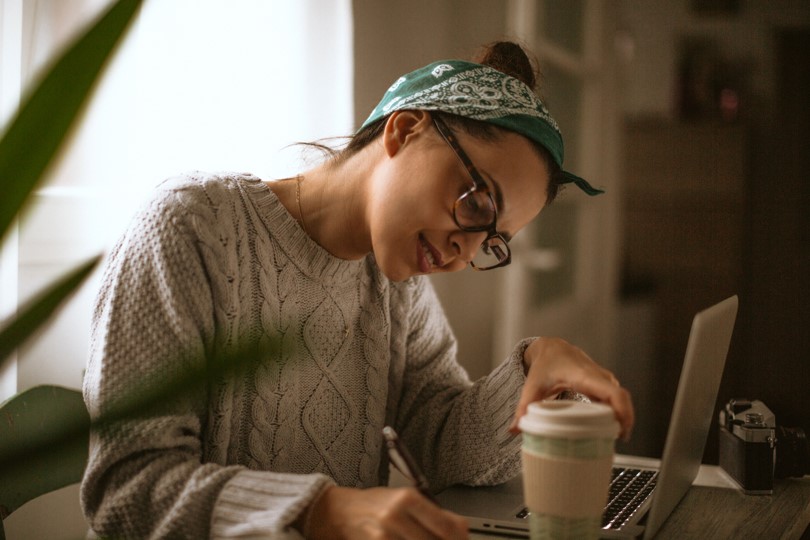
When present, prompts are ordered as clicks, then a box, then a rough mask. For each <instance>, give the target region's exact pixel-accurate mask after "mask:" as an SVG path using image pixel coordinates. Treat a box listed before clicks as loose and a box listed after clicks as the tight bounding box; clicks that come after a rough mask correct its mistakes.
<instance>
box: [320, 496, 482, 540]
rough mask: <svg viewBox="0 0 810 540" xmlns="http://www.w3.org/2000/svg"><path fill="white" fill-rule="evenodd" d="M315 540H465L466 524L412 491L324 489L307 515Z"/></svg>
mask: <svg viewBox="0 0 810 540" xmlns="http://www.w3.org/2000/svg"><path fill="white" fill-rule="evenodd" d="M308 533H309V534H308V537H309V538H314V539H316V540H317V539H322V538H323V539H326V538H328V539H336V540H339V539H351V540H355V539H358V540H360V539H365V538H408V539H411V538H413V539H416V540H419V539H431V540H432V539H464V538H467V537H468V532H467V522H466V521H465V520H464V518H462V517H461V516H458V515H456V514H453V513H452V512H448V511H447V510H443V509H441V508H439V507H438V506H436V505H435V504H434V503H432V502H431V501H429V500H428V499H427V498H425V497H424V496H423V495H422V494H421V493H419V491H418V490H417V489H415V488H411V487H408V488H396V489H393V488H370V489H354V488H344V487H338V486H331V487H329V488H326V491H325V492H324V493H323V494H322V495H321V496H320V497H319V498H318V499H316V501H315V503H314V505H313V507H312V508H311V510H310V515H309V531H308Z"/></svg>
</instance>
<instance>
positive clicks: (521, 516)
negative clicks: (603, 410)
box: [437, 296, 738, 538]
mask: <svg viewBox="0 0 810 540" xmlns="http://www.w3.org/2000/svg"><path fill="white" fill-rule="evenodd" d="M737 305H738V299H737V296H732V297H731V298H728V299H726V300H723V301H722V302H720V303H718V304H716V305H714V306H712V307H710V308H708V309H705V310H703V311H701V312H700V313H698V314H697V315H695V318H694V320H693V322H692V330H691V332H690V334H689V341H688V343H687V346H686V355H685V357H684V363H683V368H682V370H681V376H680V380H679V382H678V390H677V393H676V395H675V404H674V406H673V408H672V417H671V419H670V423H669V430H668V431H667V438H666V442H665V444H664V453H663V456H662V458H661V461H660V465H659V462H658V461H657V460H651V459H649V458H643V457H635V456H617V457H616V459H615V460H614V467H613V476H612V479H611V494H610V495H609V500H608V503H607V505H606V507H605V508H606V512H605V516H603V523H602V526H603V528H602V531H601V533H600V534H601V536H602V537H604V538H639V537H642V536H643V537H644V538H651V537H652V536H653V535H654V534H655V533H656V532H658V530H659V529H660V527H661V525H663V523H664V522H665V521H666V519H667V518H668V517H669V515H670V514H671V513H672V511H673V510H674V509H675V507H676V506H677V505H678V503H679V502H680V500H681V499H682V498H683V496H684V495H685V494H686V492H687V491H688V490H689V488H690V486H691V485H692V483H693V482H694V480H695V478H696V476H697V473H698V470H699V468H700V464H701V460H702V458H703V451H704V448H705V446H706V440H707V438H708V434H709V427H710V425H711V420H712V417H713V416H714V406H715V402H716V400H717V393H718V390H719V388H720V380H721V378H722V375H723V367H724V366H725V363H726V355H727V353H728V347H729V343H730V342H731V334H732V331H733V329H734V321H735V320H736V317H737ZM635 484H638V485H637V486H635V487H634V485H635ZM437 499H438V501H439V503H440V504H441V505H442V506H443V507H444V508H447V509H448V510H451V511H453V512H456V513H457V514H460V515H462V516H465V517H466V518H467V519H468V521H469V526H470V530H472V531H478V532H487V533H497V534H499V535H504V536H513V537H516V538H527V537H528V535H529V519H528V510H527V509H526V507H525V506H524V503H523V486H522V482H521V477H520V475H518V476H517V477H516V478H514V479H513V480H511V481H509V482H506V483H505V484H501V485H497V486H490V487H469V486H453V487H450V488H448V489H446V490H444V491H443V492H441V493H439V494H438V496H437ZM609 511H610V512H609Z"/></svg>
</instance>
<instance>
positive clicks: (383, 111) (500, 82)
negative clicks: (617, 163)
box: [360, 60, 604, 195]
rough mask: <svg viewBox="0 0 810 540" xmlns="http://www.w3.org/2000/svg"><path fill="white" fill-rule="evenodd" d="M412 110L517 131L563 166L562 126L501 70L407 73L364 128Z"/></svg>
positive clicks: (464, 67)
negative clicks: (470, 119)
mask: <svg viewBox="0 0 810 540" xmlns="http://www.w3.org/2000/svg"><path fill="white" fill-rule="evenodd" d="M406 109H421V110H426V111H442V112H446V113H450V114H456V115H458V116H464V117H466V118H472V119H473V120H481V121H483V122H487V123H489V124H494V125H496V126H499V127H501V128H504V129H508V130H510V131H514V132H516V133H519V134H521V135H523V136H524V137H527V138H529V139H531V140H532V141H534V142H536V143H538V144H540V145H542V146H543V147H544V148H546V149H547V150H548V151H549V152H550V153H551V156H552V157H553V159H554V161H555V162H556V163H557V165H559V166H560V168H562V164H563V153H564V152H563V139H562V134H561V133H560V128H559V126H558V125H557V122H556V121H555V120H554V118H552V117H551V114H549V112H548V109H546V106H545V105H544V104H543V102H542V101H541V100H540V99H539V98H538V97H537V96H536V95H535V93H534V92H532V90H531V88H529V87H528V86H527V85H526V84H524V83H523V82H521V81H519V80H518V79H516V78H514V77H510V76H509V75H506V74H504V73H502V72H500V71H498V70H497V69H494V68H491V67H488V66H483V65H481V64H475V63H472V62H465V61H462V60H442V61H439V62H434V63H433V64H430V65H427V66H425V67H423V68H421V69H417V70H416V71H413V72H411V73H408V74H407V75H403V76H402V77H400V78H399V79H397V80H396V82H394V84H392V85H391V87H390V88H388V91H387V92H386V93H385V95H384V96H383V98H382V101H380V103H378V104H377V106H376V107H375V108H374V110H373V111H371V115H370V116H369V117H368V119H366V121H365V122H363V125H362V126H361V127H360V129H363V128H364V127H366V126H367V125H369V124H371V123H373V122H376V121H377V120H379V119H381V118H384V117H386V116H388V115H389V114H390V113H392V112H394V111H401V110H406ZM563 177H564V178H563V180H562V182H563V183H574V184H576V185H577V186H578V187H579V188H580V189H581V190H582V191H584V192H585V193H587V194H588V195H599V194H600V193H604V191H603V190H601V189H597V188H595V187H593V186H592V185H591V184H589V183H588V182H587V181H586V180H584V179H582V178H580V177H579V176H576V175H574V174H571V173H569V172H566V171H563Z"/></svg>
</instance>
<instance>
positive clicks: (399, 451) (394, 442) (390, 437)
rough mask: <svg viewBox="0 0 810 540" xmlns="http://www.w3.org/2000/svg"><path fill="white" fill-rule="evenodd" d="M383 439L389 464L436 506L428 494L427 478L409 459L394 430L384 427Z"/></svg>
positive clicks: (429, 493) (411, 459) (431, 496)
mask: <svg viewBox="0 0 810 540" xmlns="http://www.w3.org/2000/svg"><path fill="white" fill-rule="evenodd" d="M383 438H385V445H386V446H387V447H388V457H390V458H391V462H392V463H393V464H394V466H395V467H396V468H397V470H399V472H401V473H402V474H403V475H404V476H405V478H407V479H408V480H410V481H411V482H412V483H413V485H414V487H415V488H416V489H418V490H419V492H420V493H421V494H422V495H424V496H425V497H427V498H428V499H430V500H431V501H433V502H434V503H435V504H437V505H438V504H439V503H438V501H437V500H436V499H435V498H434V497H433V494H432V493H431V492H430V489H429V486H428V481H427V478H425V475H424V474H423V473H422V471H421V469H419V466H418V465H417V464H416V461H414V459H413V458H412V457H411V454H410V453H409V452H408V449H407V448H405V445H404V444H403V443H402V441H401V440H400V438H399V436H398V435H397V432H396V431H394V428H392V427H391V426H385V427H384V428H383Z"/></svg>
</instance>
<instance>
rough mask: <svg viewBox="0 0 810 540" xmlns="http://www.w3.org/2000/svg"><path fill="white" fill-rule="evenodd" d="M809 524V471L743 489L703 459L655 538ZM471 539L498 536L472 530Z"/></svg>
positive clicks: (757, 533)
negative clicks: (759, 489) (768, 488)
mask: <svg viewBox="0 0 810 540" xmlns="http://www.w3.org/2000/svg"><path fill="white" fill-rule="evenodd" d="M808 526H810V476H806V477H804V478H790V479H787V480H777V481H776V482H775V484H774V490H773V495H745V494H743V493H742V492H741V491H740V490H738V489H735V488H733V487H731V483H730V481H729V480H728V477H726V476H725V475H724V474H723V473H722V471H721V470H720V468H719V467H717V466H714V465H703V466H701V468H700V473H699V474H698V477H697V479H696V480H695V483H694V485H693V486H692V488H691V489H690V490H689V492H688V493H687V494H686V496H685V497H684V498H683V500H681V502H680V504H679V505H678V506H677V507H676V508H675V511H674V512H672V514H671V515H670V516H669V519H667V521H666V522H665V523H664V526H663V527H661V530H660V531H659V532H658V534H657V535H656V539H675V538H677V539H692V538H694V539H701V540H702V539H714V538H717V539H723V540H725V539H737V538H741V539H742V538H744V539H748V538H751V539H760V538H768V539H771V538H779V539H785V540H787V539H799V538H801V537H802V533H804V531H805V529H807V528H808ZM470 538H471V539H474V540H492V539H493V538H498V537H497V536H491V535H485V534H478V533H473V534H471V535H470Z"/></svg>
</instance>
